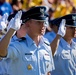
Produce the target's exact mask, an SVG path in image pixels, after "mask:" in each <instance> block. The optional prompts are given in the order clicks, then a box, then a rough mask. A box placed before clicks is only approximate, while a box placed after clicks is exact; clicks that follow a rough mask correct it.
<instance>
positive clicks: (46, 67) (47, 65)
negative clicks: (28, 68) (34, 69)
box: [40, 55, 51, 74]
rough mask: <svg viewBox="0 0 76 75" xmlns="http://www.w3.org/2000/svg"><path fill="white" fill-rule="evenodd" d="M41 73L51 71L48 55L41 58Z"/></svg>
mask: <svg viewBox="0 0 76 75" xmlns="http://www.w3.org/2000/svg"><path fill="white" fill-rule="evenodd" d="M40 64H41V67H42V69H41V72H42V73H43V74H45V72H46V73H47V72H49V71H51V59H50V56H49V55H44V56H43V61H41V63H40Z"/></svg>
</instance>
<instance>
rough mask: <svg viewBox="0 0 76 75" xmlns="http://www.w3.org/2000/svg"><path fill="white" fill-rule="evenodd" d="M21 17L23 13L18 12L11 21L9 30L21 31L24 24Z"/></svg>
mask: <svg viewBox="0 0 76 75" xmlns="http://www.w3.org/2000/svg"><path fill="white" fill-rule="evenodd" d="M21 16H22V11H18V13H17V14H16V15H15V17H14V18H12V19H11V21H10V22H9V24H8V28H7V30H9V29H10V28H12V29H14V30H15V31H17V30H18V29H20V26H21V23H22V20H21Z"/></svg>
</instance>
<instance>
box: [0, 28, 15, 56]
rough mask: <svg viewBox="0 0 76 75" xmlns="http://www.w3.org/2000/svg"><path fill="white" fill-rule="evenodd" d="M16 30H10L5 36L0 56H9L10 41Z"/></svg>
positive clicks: (1, 42) (0, 43)
mask: <svg viewBox="0 0 76 75" xmlns="http://www.w3.org/2000/svg"><path fill="white" fill-rule="evenodd" d="M14 31H15V30H14V29H10V30H9V31H8V32H7V34H6V35H5V36H4V38H3V39H2V40H1V41H0V56H6V55H7V47H8V45H9V42H10V39H11V37H12V35H13V33H14Z"/></svg>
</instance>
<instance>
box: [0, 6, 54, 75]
mask: <svg viewBox="0 0 76 75" xmlns="http://www.w3.org/2000/svg"><path fill="white" fill-rule="evenodd" d="M20 18H21V11H19V12H18V13H17V14H16V16H15V18H14V19H12V21H13V22H12V26H11V28H10V29H9V31H8V32H7V34H6V35H5V37H4V38H3V39H2V40H1V42H0V48H1V49H0V52H1V53H0V55H1V56H6V55H7V58H10V59H11V60H12V61H11V63H10V65H9V67H10V68H9V69H8V74H9V75H50V72H51V71H52V70H54V63H53V57H52V52H51V47H50V43H49V42H48V41H47V39H45V38H44V37H43V35H44V33H45V30H46V26H47V24H46V23H45V22H46V21H48V14H47V7H45V6H37V7H34V8H31V9H29V10H28V11H27V12H25V14H24V23H25V22H26V23H25V24H26V27H27V28H26V29H27V35H26V39H25V40H22V41H15V42H12V43H11V44H9V41H10V38H11V37H12V35H13V33H14V31H17V30H18V29H19V28H20V25H21V20H20ZM5 38H7V40H5ZM4 41H6V44H4V43H3V42H4ZM8 45H9V46H8ZM7 47H8V48H7ZM7 52H8V54H7Z"/></svg>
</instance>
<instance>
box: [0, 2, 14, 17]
mask: <svg viewBox="0 0 76 75" xmlns="http://www.w3.org/2000/svg"><path fill="white" fill-rule="evenodd" d="M12 12H13V10H12V7H11V5H10V4H9V3H7V2H4V3H0V15H1V16H3V15H4V14H5V13H7V14H8V15H10V14H11V13H12Z"/></svg>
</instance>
